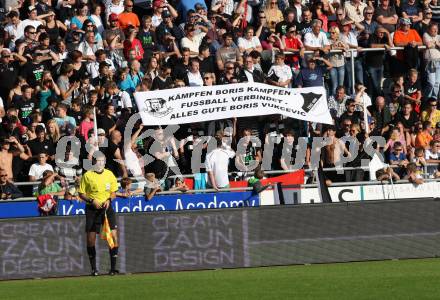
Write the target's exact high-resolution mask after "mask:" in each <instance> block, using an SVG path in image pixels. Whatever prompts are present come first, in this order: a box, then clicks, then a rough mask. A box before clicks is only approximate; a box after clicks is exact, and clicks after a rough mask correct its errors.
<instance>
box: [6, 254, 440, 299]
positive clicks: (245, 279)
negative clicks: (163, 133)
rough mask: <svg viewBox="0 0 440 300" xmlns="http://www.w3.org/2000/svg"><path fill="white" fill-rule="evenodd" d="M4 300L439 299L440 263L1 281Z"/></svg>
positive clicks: (414, 262)
mask: <svg viewBox="0 0 440 300" xmlns="http://www.w3.org/2000/svg"><path fill="white" fill-rule="evenodd" d="M0 295H1V296H0V297H1V299H3V300H5V299H26V300H29V299H44V300H46V299H102V300H107V299H127V300H134V299H154V300H156V299H173V300H176V299H191V300H193V299H209V300H211V299H227V300H231V299H252V300H260V299H271V300H278V299H326V300H328V299H350V300H357V299H381V300H382V299H385V300H389V299H399V300H401V299H417V300H419V299H440V259H419V260H404V261H381V262H362V263H344V264H326V265H309V266H288V267H268V268H252V269H235V270H212V271H194V272H174V273H159V274H138V275H120V276H117V277H109V276H101V277H96V278H92V277H80V278H63V279H43V280H19V281H5V282H0Z"/></svg>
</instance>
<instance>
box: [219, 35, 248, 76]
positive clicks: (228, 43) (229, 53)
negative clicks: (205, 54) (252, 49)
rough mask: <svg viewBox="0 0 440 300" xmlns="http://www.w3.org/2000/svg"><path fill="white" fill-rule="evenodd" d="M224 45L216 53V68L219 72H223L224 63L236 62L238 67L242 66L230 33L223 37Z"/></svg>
mask: <svg viewBox="0 0 440 300" xmlns="http://www.w3.org/2000/svg"><path fill="white" fill-rule="evenodd" d="M223 41H224V44H223V46H222V47H220V48H219V49H218V50H217V52H216V61H217V67H218V69H219V70H220V71H223V70H224V66H225V63H226V62H232V63H235V62H237V63H238V64H239V65H242V64H243V58H242V56H241V54H240V50H239V49H238V48H234V47H233V46H232V45H233V41H234V40H233V35H232V34H231V33H225V34H224V35H223Z"/></svg>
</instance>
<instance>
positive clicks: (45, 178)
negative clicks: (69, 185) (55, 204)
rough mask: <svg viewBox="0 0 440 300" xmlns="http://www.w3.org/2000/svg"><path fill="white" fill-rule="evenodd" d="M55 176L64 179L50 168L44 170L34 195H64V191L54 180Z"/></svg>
mask: <svg viewBox="0 0 440 300" xmlns="http://www.w3.org/2000/svg"><path fill="white" fill-rule="evenodd" d="M56 178H58V179H61V180H64V178H62V177H61V176H60V175H58V174H57V173H55V172H53V171H51V170H46V171H44V172H43V174H42V176H41V183H40V184H39V185H38V189H37V191H36V193H35V194H36V196H41V195H52V196H59V197H62V196H64V194H65V193H66V191H65V189H64V188H62V187H61V186H60V185H59V184H58V183H57V182H55V179H56Z"/></svg>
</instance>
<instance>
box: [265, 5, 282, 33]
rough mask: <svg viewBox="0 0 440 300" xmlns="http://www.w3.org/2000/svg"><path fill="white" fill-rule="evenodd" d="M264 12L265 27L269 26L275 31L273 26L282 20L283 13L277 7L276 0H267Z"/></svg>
mask: <svg viewBox="0 0 440 300" xmlns="http://www.w3.org/2000/svg"><path fill="white" fill-rule="evenodd" d="M264 14H265V15H266V24H267V27H269V29H270V30H271V31H272V32H275V26H276V25H277V23H279V22H281V21H283V20H284V16H283V13H282V12H281V10H280V9H279V8H278V0H268V1H267V2H266V8H265V9H264Z"/></svg>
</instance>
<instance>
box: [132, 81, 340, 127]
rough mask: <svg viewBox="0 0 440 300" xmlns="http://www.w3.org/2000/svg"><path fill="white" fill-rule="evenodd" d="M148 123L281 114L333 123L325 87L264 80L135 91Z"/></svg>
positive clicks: (188, 121)
mask: <svg viewBox="0 0 440 300" xmlns="http://www.w3.org/2000/svg"><path fill="white" fill-rule="evenodd" d="M134 98H135V99H136V103H137V106H138V108H139V113H140V115H141V117H142V123H143V124H144V125H171V124H185V123H197V122H206V121H212V120H219V119H229V118H233V117H255V116H263V115H273V114H281V115H284V116H286V117H289V118H293V119H299V120H304V121H311V122H317V123H324V124H332V123H333V121H332V118H331V116H330V112H329V109H328V105H327V97H326V92H325V89H324V88H323V87H311V88H301V89H288V88H281V87H275V86H271V85H267V84H262V83H236V84H228V85H216V86H203V87H184V88H176V89H167V90H156V91H148V92H137V93H134Z"/></svg>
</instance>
